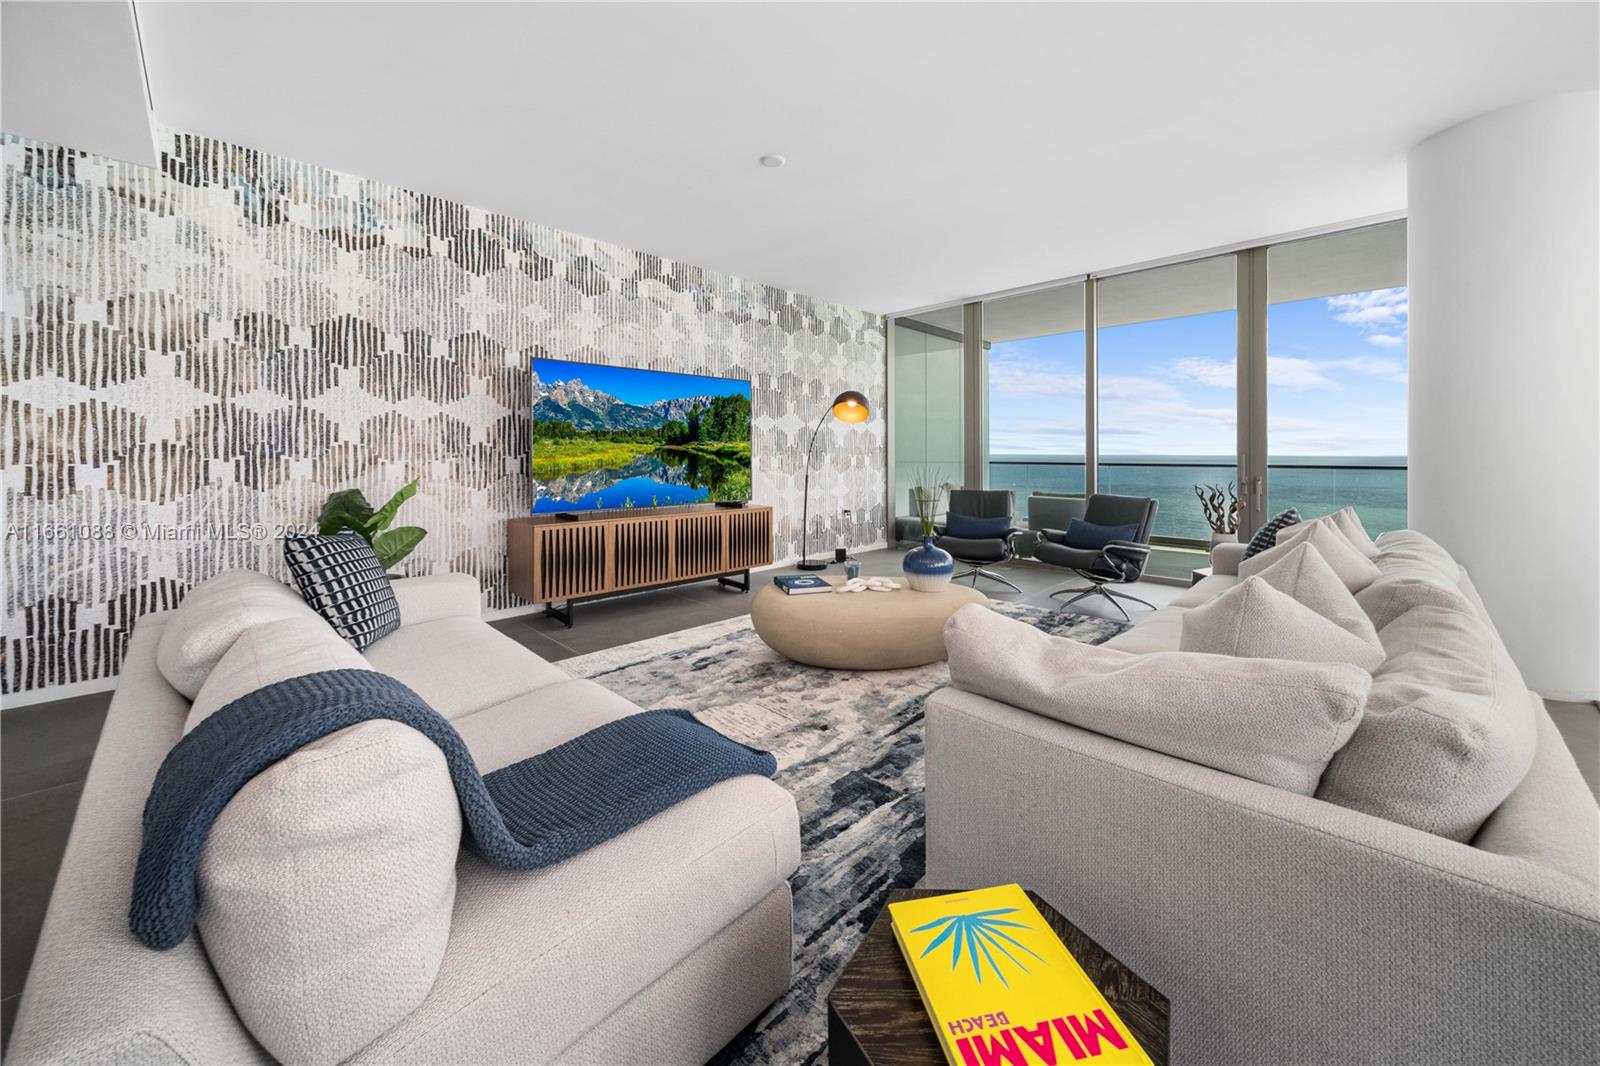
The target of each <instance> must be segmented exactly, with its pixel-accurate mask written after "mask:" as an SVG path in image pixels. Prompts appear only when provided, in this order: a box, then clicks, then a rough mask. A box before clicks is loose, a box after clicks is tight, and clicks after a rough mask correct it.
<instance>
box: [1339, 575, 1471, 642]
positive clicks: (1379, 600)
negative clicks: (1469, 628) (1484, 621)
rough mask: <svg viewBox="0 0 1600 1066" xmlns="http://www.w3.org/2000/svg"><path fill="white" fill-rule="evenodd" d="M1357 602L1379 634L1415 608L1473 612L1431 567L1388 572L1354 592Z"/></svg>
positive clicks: (1453, 588) (1450, 584) (1452, 584)
mask: <svg viewBox="0 0 1600 1066" xmlns="http://www.w3.org/2000/svg"><path fill="white" fill-rule="evenodd" d="M1356 602H1357V603H1359V604H1360V605H1361V609H1362V610H1363V611H1365V612H1366V615H1367V617H1368V618H1370V619H1371V620H1372V624H1373V625H1374V626H1376V627H1377V628H1378V631H1379V633H1380V634H1381V633H1382V631H1383V629H1384V627H1385V626H1387V625H1389V623H1391V622H1393V621H1394V620H1395V619H1397V618H1399V617H1400V616H1401V615H1403V614H1405V613H1406V612H1407V611H1411V610H1414V609H1415V608H1418V607H1439V608H1442V609H1444V610H1449V611H1465V612H1471V611H1472V604H1471V603H1470V602H1468V600H1467V598H1466V597H1465V596H1463V595H1462V594H1461V590H1460V589H1459V588H1458V587H1457V586H1456V585H1455V584H1454V583H1452V582H1450V581H1447V580H1445V578H1444V577H1443V576H1441V575H1440V574H1439V573H1438V572H1437V571H1435V570H1434V569H1433V568H1432V567H1430V566H1423V565H1419V564H1410V565H1408V566H1407V567H1406V568H1405V570H1404V571H1403V572H1397V571H1395V570H1390V571H1389V572H1388V573H1385V574H1383V575H1382V576H1380V577H1379V578H1378V579H1377V580H1376V581H1374V582H1372V583H1371V584H1370V585H1368V586H1367V587H1366V588H1364V589H1362V590H1360V591H1359V592H1357V593H1356Z"/></svg>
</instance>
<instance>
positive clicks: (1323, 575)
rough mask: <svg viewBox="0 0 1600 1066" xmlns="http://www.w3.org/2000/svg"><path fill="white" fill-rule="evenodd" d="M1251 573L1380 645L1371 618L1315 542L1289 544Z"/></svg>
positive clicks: (1327, 617)
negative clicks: (1282, 552) (1284, 549)
mask: <svg viewBox="0 0 1600 1066" xmlns="http://www.w3.org/2000/svg"><path fill="white" fill-rule="evenodd" d="M1254 576H1255V577H1259V578H1260V579H1261V580H1263V581H1265V582H1266V583H1267V584H1269V585H1271V586H1272V587H1273V588H1275V589H1277V590H1278V591H1279V592H1282V593H1285V594H1286V595H1288V596H1290V597H1292V598H1293V599H1295V600H1296V601H1298V602H1299V603H1302V604H1304V605H1305V606H1307V607H1309V608H1311V610H1313V611H1315V612H1316V613H1317V614H1319V615H1321V616H1322V617H1323V618H1326V619H1327V620H1328V621H1330V622H1332V623H1333V624H1334V625H1336V626H1338V627H1339V628H1340V629H1343V630H1345V631H1347V632H1348V633H1350V634H1351V635H1353V636H1355V637H1357V638H1359V639H1360V640H1362V641H1365V642H1366V643H1367V644H1369V645H1371V646H1372V647H1373V648H1379V649H1381V648H1382V647H1383V644H1382V643H1380V642H1379V640H1378V630H1377V629H1376V628H1375V627H1374V626H1373V624H1372V620H1371V619H1370V618H1368V617H1367V614H1366V612H1365V611H1363V610H1362V609H1361V604H1360V603H1358V602H1356V598H1355V597H1354V596H1352V595H1351V594H1350V590H1349V589H1348V588H1346V587H1345V585H1344V582H1343V581H1341V580H1340V579H1339V575H1338V574H1336V573H1334V570H1333V567H1331V566H1329V565H1328V562H1327V560H1326V559H1324V558H1323V557H1322V553H1321V552H1320V551H1318V550H1317V547H1316V545H1315V544H1313V543H1310V542H1309V541H1307V542H1300V543H1296V544H1291V545H1289V546H1288V549H1287V551H1285V552H1284V554H1282V555H1280V556H1279V557H1278V558H1277V560H1276V561H1275V562H1273V563H1271V564H1269V565H1267V566H1264V567H1262V568H1261V569H1260V570H1257V571H1256V572H1255V574H1254Z"/></svg>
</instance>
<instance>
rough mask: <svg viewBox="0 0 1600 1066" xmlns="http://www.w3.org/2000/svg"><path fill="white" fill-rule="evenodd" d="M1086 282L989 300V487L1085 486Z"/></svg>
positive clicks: (1020, 514) (1022, 494) (1059, 490)
mask: <svg viewBox="0 0 1600 1066" xmlns="http://www.w3.org/2000/svg"><path fill="white" fill-rule="evenodd" d="M1083 290H1084V283H1083V282H1077V283H1075V284H1070V285H1057V286H1053V287H1051V288H1048V289H1040V290H1036V291H1034V292H1027V293H1019V294H1017V295H1014V296H1003V297H1000V298H998V299H993V300H985V301H984V304H983V339H984V348H985V357H986V359H987V361H988V388H989V395H988V403H989V418H988V426H989V487H990V488H992V489H1010V490H1011V491H1012V492H1013V493H1015V496H1016V515H1017V520H1018V521H1019V522H1021V521H1023V520H1024V519H1026V518H1027V514H1028V497H1029V496H1031V495H1033V494H1034V493H1054V494H1060V495H1074V496H1075V495H1081V494H1082V493H1083V486H1084V413H1085V405H1084V362H1083V360H1084V328H1083V317H1084V305H1083V299H1084V291H1083Z"/></svg>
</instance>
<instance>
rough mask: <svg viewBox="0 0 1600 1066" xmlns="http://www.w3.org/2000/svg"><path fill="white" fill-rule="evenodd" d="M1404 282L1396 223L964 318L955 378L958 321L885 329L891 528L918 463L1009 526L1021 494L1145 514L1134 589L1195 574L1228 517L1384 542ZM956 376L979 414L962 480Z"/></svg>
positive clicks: (1016, 300)
mask: <svg viewBox="0 0 1600 1066" xmlns="http://www.w3.org/2000/svg"><path fill="white" fill-rule="evenodd" d="M1405 263H1406V259H1405V222H1404V221H1403V220H1402V221H1395V222H1387V223H1382V224H1378V225H1372V226H1365V227H1359V228H1355V229H1349V230H1343V231H1338V232H1333V233H1328V234H1325V235H1322V236H1317V237H1310V238H1305V239H1302V240H1295V241H1284V242H1278V243H1276V244H1274V243H1271V242H1261V243H1260V244H1258V245H1255V246H1253V247H1251V248H1246V249H1241V250H1240V251H1237V252H1229V253H1225V254H1221V255H1212V256H1206V257H1202V258H1198V259H1193V260H1188V261H1183V262H1178V263H1173V264H1170V265H1166V266H1160V267H1153V268H1149V269H1144V270H1137V271H1126V272H1112V271H1106V272H1105V273H1104V274H1102V275H1098V276H1091V277H1090V278H1089V279H1088V280H1087V281H1074V282H1071V283H1062V284H1057V285H1054V286H1050V287H1046V288H1043V289H1039V290H1034V291H1030V292H1026V293H1021V294H1014V295H1010V296H1003V297H996V298H991V299H988V300H985V301H983V302H982V323H983V329H982V340H981V343H982V346H983V353H982V354H983V358H982V359H981V360H975V361H969V362H967V363H965V364H964V363H963V361H962V354H961V329H962V327H963V322H964V316H963V312H962V307H961V306H960V305H953V306H950V307H947V308H943V309H941V310H938V311H932V312H926V313H920V314H918V315H916V316H914V318H915V320H916V321H910V320H907V319H898V320H896V321H897V326H896V334H895V336H896V338H897V341H899V346H898V348H897V355H896V364H895V365H896V368H897V371H898V372H899V373H900V374H901V376H902V378H903V379H905V381H904V384H898V383H897V386H896V391H895V401H896V407H897V410H894V411H891V417H892V418H894V419H895V420H896V424H897V426H900V429H897V431H896V433H895V438H894V439H895V441H896V444H897V448H898V451H897V454H896V459H895V483H894V492H895V497H896V513H897V514H908V513H909V511H910V492H909V488H910V484H911V479H910V476H909V473H908V471H909V470H911V469H913V468H920V467H921V466H925V465H926V464H927V463H928V462H929V460H930V459H937V460H938V465H939V466H940V467H941V468H942V469H945V470H948V471H950V472H951V474H952V476H951V480H952V481H958V482H959V481H962V480H963V478H962V475H963V474H965V483H966V484H969V485H972V484H977V483H979V482H980V481H985V480H986V481H987V484H988V485H989V486H990V487H994V488H1009V489H1011V490H1013V491H1014V492H1015V493H1016V496H1017V514H1018V516H1019V518H1025V517H1026V515H1027V507H1028V505H1027V500H1028V497H1029V496H1030V495H1032V494H1034V493H1039V492H1056V493H1065V494H1069V495H1071V494H1078V493H1081V492H1083V491H1084V489H1085V487H1086V486H1088V485H1093V486H1094V487H1095V488H1096V490H1097V491H1099V492H1107V493H1118V494H1125V495H1137V496H1152V497H1154V498H1155V499H1156V500H1157V502H1158V510H1157V516H1156V524H1155V538H1156V543H1157V545H1158V551H1157V552H1156V553H1155V556H1153V557H1152V564H1151V570H1150V571H1149V572H1152V573H1156V574H1159V575H1161V576H1165V577H1186V576H1187V575H1188V573H1189V571H1190V569H1192V568H1193V567H1195V566H1200V565H1204V561H1203V554H1202V553H1203V550H1204V548H1205V547H1206V546H1207V545H1208V544H1209V542H1210V541H1211V539H1212V534H1213V532H1214V529H1213V523H1212V519H1220V523H1221V524H1222V525H1223V526H1226V525H1227V511H1228V510H1229V509H1231V507H1232V504H1233V502H1234V501H1236V500H1240V499H1247V500H1248V503H1249V507H1250V510H1251V512H1253V513H1254V515H1255V520H1256V521H1258V522H1259V521H1260V520H1261V519H1263V518H1265V517H1266V516H1268V515H1270V514H1272V513H1275V512H1276V511H1278V510H1281V509H1283V508H1284V507H1289V506H1294V507H1297V508H1298V509H1299V510H1300V512H1301V513H1302V514H1303V515H1305V516H1307V517H1314V516H1317V515H1322V514H1327V513H1329V512H1331V511H1333V510H1335V509H1337V508H1339V507H1342V506H1345V505H1346V504H1353V505H1354V506H1355V508H1356V510H1357V512H1358V513H1359V514H1360V515H1361V517H1362V520H1363V521H1364V522H1365V524H1366V525H1367V528H1368V530H1369V531H1370V532H1372V533H1373V534H1377V533H1380V532H1383V531H1384V530H1389V529H1397V528H1401V527H1403V526H1404V525H1405V524H1406V402H1407V399H1406V342H1407V333H1406V310H1407V303H1406V288H1405V285H1406V278H1405V271H1406V265H1405ZM905 330H909V331H910V332H911V333H915V332H918V331H922V332H921V333H920V335H919V336H916V337H911V336H910V333H908V332H905ZM1089 330H1092V331H1093V333H1092V337H1091V335H1090V333H1089V332H1088V331H1089ZM974 332H976V327H974ZM1091 340H1092V341H1093V344H1090V343H1089V342H1090V341H1091ZM1091 351H1093V352H1094V353H1095V355H1094V357H1093V358H1091V356H1090V352H1091ZM905 359H910V360H913V361H914V360H918V359H920V360H921V362H920V363H916V364H915V366H912V365H911V364H910V363H903V362H902V360H905ZM1241 361H1242V365H1241ZM975 367H976V368H977V369H974V368H975ZM902 368H905V369H902ZM918 375H920V377H918ZM963 377H965V379H966V387H967V388H968V389H971V390H974V391H973V395H974V396H981V397H982V398H983V401H984V408H983V412H982V413H983V415H984V424H985V426H986V430H985V431H984V432H986V433H987V440H986V441H985V442H984V443H986V445H987V454H988V461H987V463H986V464H980V466H979V467H977V468H974V469H972V470H963V469H962V462H961V455H962V451H961V448H962V428H963V409H962V396H963V393H962V381H963ZM1241 383H1243V385H1244V387H1243V388H1241ZM1086 388H1090V389H1093V390H1094V399H1095V401H1096V402H1095V404H1094V405H1093V407H1092V414H1093V416H1094V417H1091V409H1090V405H1088V404H1087V403H1086V399H1087V397H1086V395H1085V390H1086ZM919 389H920V390H921V391H920V392H919V391H917V390H919ZM930 390H931V391H936V392H937V393H938V395H937V396H934V395H932V394H931V391H930ZM967 417H969V418H970V417H975V416H974V415H973V414H972V412H967ZM902 420H903V421H904V424H903V425H901V421H902ZM1089 427H1095V428H1089ZM902 430H903V432H902ZM1241 430H1243V432H1241ZM1091 433H1092V434H1093V436H1092V438H1091V437H1090V436H1089V434H1091ZM981 437H982V432H979V433H978V438H979V439H981ZM1197 490H1198V491H1197ZM1207 501H1209V502H1210V504H1211V507H1210V508H1209V509H1208V507H1207ZM1219 506H1220V508H1222V513H1221V514H1219V513H1218V508H1219ZM1208 510H1209V513H1208ZM1244 532H1245V533H1246V534H1248V533H1249V532H1250V531H1249V530H1248V529H1247V530H1245V531H1244Z"/></svg>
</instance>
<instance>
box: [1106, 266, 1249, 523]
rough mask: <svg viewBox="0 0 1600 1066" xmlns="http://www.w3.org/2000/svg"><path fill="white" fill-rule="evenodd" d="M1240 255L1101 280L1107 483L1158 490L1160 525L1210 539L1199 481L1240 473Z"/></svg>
mask: <svg viewBox="0 0 1600 1066" xmlns="http://www.w3.org/2000/svg"><path fill="white" fill-rule="evenodd" d="M1236 288H1237V285H1236V281H1235V277H1234V257H1233V256H1232V255H1222V256H1215V257H1213V258H1210V259H1201V260H1197V261H1194V262H1189V263H1180V264H1177V265H1174V266H1166V267H1157V268H1155V269H1152V270H1141V271H1138V272H1136V273H1131V274H1120V275H1117V276H1115V277H1109V278H1104V279H1101V280H1100V281H1099V282H1098V288H1097V296H1096V304H1097V311H1098V315H1097V318H1098V324H1099V329H1098V332H1097V346H1098V348H1099V360H1098V364H1099V374H1098V386H1099V388H1098V394H1099V415H1100V417H1099V426H1100V434H1099V441H1100V448H1099V452H1100V460H1099V491H1101V492H1109V493H1115V494H1117V495H1123V496H1151V497H1154V498H1155V499H1156V501H1157V509H1156V523H1155V535H1156V536H1157V537H1160V538H1163V539H1166V540H1171V541H1184V542H1188V541H1192V542H1195V543H1197V544H1208V543H1209V541H1210V539H1211V532H1212V530H1211V526H1210V525H1209V524H1208V523H1207V521H1206V516H1205V510H1204V508H1203V506H1202V504H1201V500H1200V497H1199V496H1197V495H1196V488H1199V489H1200V491H1201V492H1207V491H1209V490H1208V489H1207V486H1215V487H1217V489H1218V490H1220V491H1221V492H1222V493H1223V494H1224V495H1226V494H1227V492H1228V486H1229V484H1230V483H1233V482H1235V480H1236V478H1237V470H1236V466H1237V460H1236V458H1235V455H1236V443H1237V426H1238V384H1237V369H1236V362H1235V352H1236V350H1237V332H1238V326H1237V321H1236V314H1235V311H1234V305H1235V302H1236Z"/></svg>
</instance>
